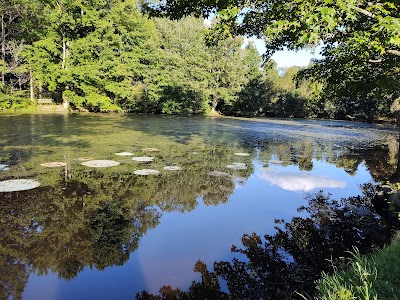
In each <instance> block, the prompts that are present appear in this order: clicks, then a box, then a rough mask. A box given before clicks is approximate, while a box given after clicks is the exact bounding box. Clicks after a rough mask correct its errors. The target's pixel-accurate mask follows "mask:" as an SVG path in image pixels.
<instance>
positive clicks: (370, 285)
mask: <svg viewBox="0 0 400 300" xmlns="http://www.w3.org/2000/svg"><path fill="white" fill-rule="evenodd" d="M314 299H321V300H353V299H365V300H375V299H380V300H381V299H388V300H389V299H390V300H394V299H400V240H399V239H396V240H395V241H394V242H393V243H392V244H391V245H389V246H386V247H384V248H383V249H381V250H379V251H376V252H374V253H373V254H371V255H369V256H362V255H360V253H359V252H358V251H357V250H356V251H355V252H354V261H353V262H352V264H351V265H350V267H349V268H348V269H347V270H345V271H341V272H339V271H336V272H335V273H334V274H333V275H326V274H325V275H324V276H323V278H322V279H320V280H319V281H318V282H317V293H316V297H315V298H314Z"/></svg>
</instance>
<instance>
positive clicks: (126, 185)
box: [0, 114, 398, 300]
mask: <svg viewBox="0 0 400 300" xmlns="http://www.w3.org/2000/svg"><path fill="white" fill-rule="evenodd" d="M0 147H1V148H0V170H1V171H0V181H4V180H10V179H33V180H35V181H37V182H39V183H40V186H39V187H37V188H34V189H31V190H27V191H18V192H1V193H0V260H1V262H0V297H5V298H7V297H10V298H19V297H20V296H21V297H22V299H29V300H30V299H134V296H135V294H136V293H138V292H140V291H142V290H148V291H150V292H152V293H156V292H157V291H158V290H159V288H160V287H161V286H163V285H166V284H169V285H171V286H173V287H180V288H187V287H188V286H189V285H190V284H191V282H192V281H193V280H195V279H198V276H199V275H198V274H197V273H194V272H193V266H194V264H195V262H196V261H197V260H199V259H200V260H202V261H204V262H205V263H207V264H208V265H210V266H212V263H213V262H214V261H220V260H228V259H231V258H232V257H233V254H232V253H231V252H230V248H231V245H240V239H241V237H242V235H243V234H244V233H252V232H256V233H258V234H261V235H263V234H272V233H274V220H275V219H277V218H279V219H285V220H289V219H290V218H292V217H293V216H296V215H299V214H302V213H300V212H298V210H297V209H298V208H299V207H300V206H302V205H304V204H305V199H304V198H305V197H306V196H307V194H313V193H316V192H318V191H320V190H324V192H326V193H331V194H332V195H333V198H341V197H347V196H352V195H357V194H359V193H360V190H359V185H360V184H362V183H366V182H369V181H381V180H389V179H390V178H391V177H392V176H393V175H394V174H396V169H397V165H398V163H397V157H398V154H397V153H398V140H397V132H396V131H395V130H394V129H393V128H391V127H385V126H377V125H367V124H359V123H351V122H335V121H306V120H295V121H293V120H278V119H271V120H269V119H268V120H265V119H259V120H257V119H247V120H246V119H236V118H194V117H192V118H185V117H161V116H157V117H156V116H141V115H135V116H123V115H92V114H88V115H73V114H71V115H17V116H16V115H13V116H8V115H1V116H0ZM122 152H127V153H125V154H126V155H127V156H121V155H116V153H119V154H121V153H122ZM132 157H152V161H149V162H140V161H134V160H132ZM91 160H112V161H116V162H118V163H119V164H118V165H116V166H112V167H104V168H97V167H93V166H92V167H91V166H85V165H82V163H85V162H88V161H91ZM51 162H60V163H63V164H65V166H59V167H48V166H47V167H46V165H43V164H46V163H51ZM2 165H7V167H5V166H3V167H1V166H2ZM61 165H62V164H61ZM166 166H174V167H179V168H175V170H165V169H164V167H166ZM227 166H229V167H227ZM142 169H152V170H156V171H159V172H160V173H159V174H155V175H147V176H141V175H136V174H135V171H137V170H142ZM173 169H174V168H173Z"/></svg>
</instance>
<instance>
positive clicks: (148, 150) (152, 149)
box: [140, 148, 160, 152]
mask: <svg viewBox="0 0 400 300" xmlns="http://www.w3.org/2000/svg"><path fill="white" fill-rule="evenodd" d="M140 150H142V151H146V152H158V151H160V150H158V149H157V148H143V149H140Z"/></svg>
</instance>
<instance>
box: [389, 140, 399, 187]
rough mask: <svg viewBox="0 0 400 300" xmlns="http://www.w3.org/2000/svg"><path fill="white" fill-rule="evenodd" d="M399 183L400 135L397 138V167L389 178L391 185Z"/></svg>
mask: <svg viewBox="0 0 400 300" xmlns="http://www.w3.org/2000/svg"><path fill="white" fill-rule="evenodd" d="M399 181H400V135H399V136H397V166H396V171H395V172H394V173H393V175H392V177H390V182H391V183H396V182H399Z"/></svg>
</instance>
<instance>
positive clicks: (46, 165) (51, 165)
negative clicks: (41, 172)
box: [40, 161, 67, 168]
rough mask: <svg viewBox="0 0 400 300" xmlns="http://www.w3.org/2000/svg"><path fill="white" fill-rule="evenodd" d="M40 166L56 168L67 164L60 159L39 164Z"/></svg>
mask: <svg viewBox="0 0 400 300" xmlns="http://www.w3.org/2000/svg"><path fill="white" fill-rule="evenodd" d="M40 165H41V166H42V167H46V168H58V167H65V166H66V165H67V164H66V163H65V162H61V161H52V162H48V163H43V164H40Z"/></svg>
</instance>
